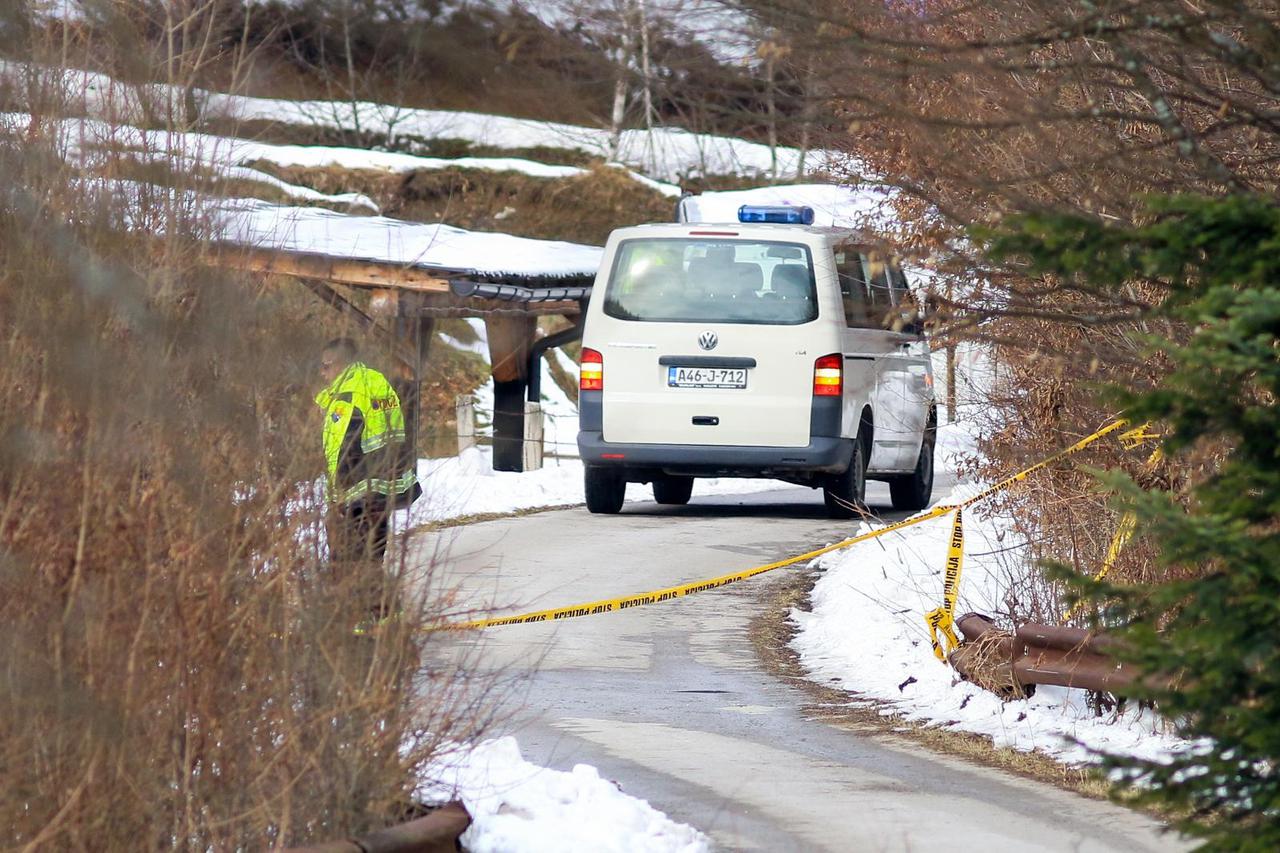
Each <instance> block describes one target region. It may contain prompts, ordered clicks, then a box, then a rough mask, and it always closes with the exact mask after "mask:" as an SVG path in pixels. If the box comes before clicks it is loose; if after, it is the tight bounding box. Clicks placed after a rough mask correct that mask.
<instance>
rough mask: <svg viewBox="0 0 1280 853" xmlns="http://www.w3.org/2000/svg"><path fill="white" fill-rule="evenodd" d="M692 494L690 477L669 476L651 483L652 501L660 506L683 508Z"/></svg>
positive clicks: (691, 479)
mask: <svg viewBox="0 0 1280 853" xmlns="http://www.w3.org/2000/svg"><path fill="white" fill-rule="evenodd" d="M692 494H693V478H692V477H676V476H671V475H670V474H668V475H666V476H664V477H659V478H657V479H656V480H654V481H653V499H654V500H655V501H657V502H658V503H660V504H672V505H674V506H684V505H685V504H687V503H688V502H689V496H690V495H692Z"/></svg>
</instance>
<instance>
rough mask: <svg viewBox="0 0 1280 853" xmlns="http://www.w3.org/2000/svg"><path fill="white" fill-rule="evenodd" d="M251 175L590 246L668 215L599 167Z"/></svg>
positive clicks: (414, 215) (390, 211) (644, 193)
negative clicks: (552, 173)
mask: <svg viewBox="0 0 1280 853" xmlns="http://www.w3.org/2000/svg"><path fill="white" fill-rule="evenodd" d="M255 168H258V169H261V170H262V171H264V172H271V173H272V174H274V175H276V176H277V177H280V178H283V179H284V180H286V181H288V182H289V183H293V184H303V185H305V186H309V187H313V188H315V189H317V190H320V191H321V192H325V193H338V192H362V193H365V194H366V195H368V196H370V197H371V198H373V200H374V201H376V202H377V203H378V205H379V207H381V208H382V211H383V213H384V214H386V215H387V216H394V217H397V218H399V219H408V220H411V221H415V222H447V223H448V224H450V225H454V226H457V227H459V228H467V229H472V230H480V231H502V232H505V233H508V234H515V235H517V236H520V237H535V238H540V239H554V240H569V241H571V242H576V243H590V244H594V245H603V244H604V241H605V239H606V238H607V237H608V236H609V232H610V231H612V230H613V229H615V228H621V227H623V226H627V225H637V224H640V223H643V222H664V221H669V220H670V219H671V218H672V217H673V215H674V211H675V204H674V202H673V201H672V200H671V199H669V198H667V197H666V196H663V195H662V194H661V193H659V192H657V191H656V190H653V189H651V188H649V187H647V186H645V185H644V184H641V183H640V182H638V181H636V180H634V179H632V178H631V177H629V176H628V175H627V174H626V173H625V172H623V171H622V170H620V169H615V168H610V167H608V166H602V165H601V166H595V167H593V168H592V169H591V171H590V172H588V173H587V174H584V175H581V176H578V177H572V178H561V179H548V178H535V177H531V176H529V175H525V174H522V173H519V172H490V171H485V170H479V169H458V168H448V169H423V170H419V171H416V172H408V173H405V174H399V175H388V174H386V173H383V172H374V171H351V170H347V169H337V168H327V169H316V168H298V167H294V168H281V167H278V166H274V165H272V164H268V163H257V164H255Z"/></svg>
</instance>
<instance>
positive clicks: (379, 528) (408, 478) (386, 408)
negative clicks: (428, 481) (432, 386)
mask: <svg viewBox="0 0 1280 853" xmlns="http://www.w3.org/2000/svg"><path fill="white" fill-rule="evenodd" d="M356 356H357V348H356V344H355V341H353V340H351V338H335V339H334V340H332V341H330V342H329V343H328V344H326V345H325V348H324V350H323V352H322V353H321V357H320V372H321V376H322V377H323V378H324V380H325V381H326V382H327V383H328V385H327V386H326V387H325V389H324V390H323V391H321V392H320V393H319V394H317V395H316V403H317V404H318V405H319V406H320V408H322V409H323V410H324V455H325V463H326V467H327V473H328V494H329V502H330V504H331V505H332V506H333V509H334V512H333V513H332V514H331V518H332V519H333V522H332V524H331V525H330V528H331V529H330V533H329V553H330V556H331V558H332V559H333V560H334V561H335V562H355V561H362V560H372V561H376V562H377V563H379V564H380V563H381V562H382V558H383V555H384V554H385V553H386V549H387V527H388V523H389V521H390V518H391V513H392V512H393V511H395V510H396V509H404V508H405V507H407V506H409V504H411V503H413V501H415V500H417V499H418V497H419V496H421V494H422V487H421V486H420V485H419V484H418V477H417V473H416V471H415V460H414V459H412V458H411V455H412V454H411V453H410V451H409V448H407V447H406V445H405V434H404V412H403V411H402V410H401V408H400V398H399V396H398V395H397V394H396V392H395V389H394V388H392V387H391V384H390V383H389V382H387V378H386V377H385V376H383V375H382V374H381V373H379V372H378V371H376V370H374V369H373V368H371V367H369V366H368V365H366V364H363V363H361V362H360V361H358V360H357V358H356Z"/></svg>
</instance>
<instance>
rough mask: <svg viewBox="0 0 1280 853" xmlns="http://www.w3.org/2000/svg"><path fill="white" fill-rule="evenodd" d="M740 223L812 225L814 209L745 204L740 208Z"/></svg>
mask: <svg viewBox="0 0 1280 853" xmlns="http://www.w3.org/2000/svg"><path fill="white" fill-rule="evenodd" d="M738 221H739V222H773V223H776V224H778V225H812V224H813V208H812V207H791V206H789V205H786V206H778V207H765V206H762V205H756V204H744V205H743V206H742V207H740V208H738Z"/></svg>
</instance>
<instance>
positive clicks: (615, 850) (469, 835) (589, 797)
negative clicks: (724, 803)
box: [418, 737, 710, 853]
mask: <svg viewBox="0 0 1280 853" xmlns="http://www.w3.org/2000/svg"><path fill="white" fill-rule="evenodd" d="M424 778H425V779H426V780H428V781H424V782H423V784H422V786H421V787H420V788H419V790H418V794H419V796H421V797H422V798H423V799H424V800H426V801H429V802H445V801H448V800H452V799H459V800H462V802H463V804H464V805H466V807H467V811H469V812H470V813H471V817H472V820H473V823H472V824H471V827H470V828H469V829H468V830H467V831H466V833H465V834H463V836H462V844H463V846H464V847H465V848H466V849H467V850H469V851H472V853H542V851H548V853H551V851H561V850H591V851H599V853H701V851H706V850H709V849H710V842H709V841H708V839H707V838H706V836H704V835H703V834H702V833H700V832H698V831H697V830H696V829H694V828H693V827H691V826H688V825H686V824H682V823H676V822H675V821H673V820H671V819H670V818H668V817H667V816H666V815H665V814H663V813H662V812H660V811H658V810H657V809H655V808H653V807H652V806H650V805H649V804H648V803H647V802H645V801H644V800H641V799H637V798H636V797H632V796H629V795H627V794H625V793H623V791H622V789H621V788H620V786H618V785H617V784H615V783H614V782H611V781H609V780H607V779H602V778H601V777H600V773H599V771H597V770H596V768H594V767H592V766H591V765H588V764H578V765H575V766H574V768H573V769H572V770H570V771H568V772H564V771H559V770H551V769H548V768H545V767H539V766H537V765H536V764H531V763H529V762H528V761H525V760H524V758H523V757H522V756H521V754H520V747H519V744H518V743H517V742H516V740H515V738H512V737H504V738H499V739H497V740H488V741H484V742H483V743H481V744H479V745H477V746H475V747H472V748H463V749H459V750H458V751H456V752H453V753H450V754H449V755H447V756H445V757H444V758H442V759H440V760H439V761H437V762H436V763H435V764H434V765H432V766H431V767H429V768H427V771H426V773H425V774H424Z"/></svg>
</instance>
